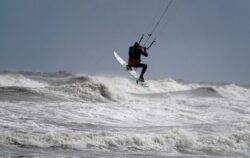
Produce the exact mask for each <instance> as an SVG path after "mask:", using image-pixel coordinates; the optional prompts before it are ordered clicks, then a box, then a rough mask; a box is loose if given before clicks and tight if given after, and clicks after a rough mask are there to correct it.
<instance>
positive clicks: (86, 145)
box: [0, 71, 250, 158]
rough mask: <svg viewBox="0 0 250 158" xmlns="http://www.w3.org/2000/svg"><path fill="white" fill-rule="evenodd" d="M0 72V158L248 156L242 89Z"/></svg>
mask: <svg viewBox="0 0 250 158" xmlns="http://www.w3.org/2000/svg"><path fill="white" fill-rule="evenodd" d="M148 85H149V86H148V87H142V86H139V85H137V84H136V83H135V81H134V80H133V79H130V78H129V77H119V76H111V75H87V74H79V73H70V72H65V71H59V72H30V71H15V72H14V71H1V72H0V157H29V158H33V157H42V158H43V157H54V158H55V157H60V158H61V157H62V158H63V157H75V158H78V157H82V158H85V157H86V158H89V157H90V158H91V157H101V158H117V157H120V158H123V157H125V158H130V157H135V158H151V157H152V158H163V157H173V158H214V157H218V158H228V157H237V158H249V157H250V86H247V85H238V84H234V83H207V82H201V83H200V82H192V81H184V80H177V79H172V78H161V79H149V80H148Z"/></svg>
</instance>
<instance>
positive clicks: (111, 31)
mask: <svg viewBox="0 0 250 158" xmlns="http://www.w3.org/2000/svg"><path fill="white" fill-rule="evenodd" d="M167 2H168V0H68V1H67V0H53V1H51V0H22V1H21V0H1V1H0V68H1V69H2V70H5V69H11V70H32V71H34V70H35V71H58V70H67V71H74V72H83V73H91V74H99V73H101V74H117V75H118V74H119V75H124V74H125V72H123V71H122V70H121V69H120V67H119V65H118V64H117V63H116V61H115V60H114V58H113V55H112V52H113V51H114V50H116V51H118V52H119V54H120V55H121V56H122V57H123V58H127V52H128V47H129V45H131V44H132V43H133V42H134V41H135V40H138V39H139V37H140V35H141V34H142V33H143V32H145V31H147V30H148V31H150V28H151V27H152V25H151V24H153V23H154V22H155V21H154V20H153V19H154V17H155V15H159V14H160V10H162V9H164V6H165V5H166V3H167ZM164 19H165V20H166V19H168V20H169V22H168V25H167V26H165V27H164V29H161V28H159V29H160V30H162V31H161V32H160V36H159V37H158V38H157V44H156V45H154V46H153V47H152V49H151V50H150V56H149V58H147V59H145V60H144V61H145V62H147V63H148V65H149V69H148V71H147V72H146V77H151V78H152V77H153V78H159V77H161V78H162V77H171V78H182V79H186V80H194V81H214V82H235V83H242V84H250V62H249V59H250V45H249V41H250V1H249V0H175V2H174V3H173V5H172V7H171V8H170V9H169V12H168V16H167V17H165V18H164ZM163 23H164V22H163Z"/></svg>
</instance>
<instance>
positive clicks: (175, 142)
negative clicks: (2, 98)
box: [0, 128, 250, 154]
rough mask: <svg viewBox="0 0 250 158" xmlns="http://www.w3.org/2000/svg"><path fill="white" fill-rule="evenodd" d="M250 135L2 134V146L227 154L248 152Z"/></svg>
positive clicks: (176, 131)
mask: <svg viewBox="0 0 250 158" xmlns="http://www.w3.org/2000/svg"><path fill="white" fill-rule="evenodd" d="M249 141H250V133H248V132H241V133H234V134H230V135H225V136H208V135H205V136H198V137H196V136H194V135H192V134H191V133H188V132H186V131H184V130H182V129H178V128H174V129H171V130H168V131H165V132H164V133H161V134H152V133H151V134H150V133H141V134H128V133H111V132H99V133H70V132H68V133H61V132H59V133H46V134H41V133H8V132H5V133H2V134H1V135H0V143H1V144H5V145H6V144H7V145H15V146H18V147H22V148H27V147H40V148H64V149H76V150H84V149H93V148H94V149H106V150H111V151H112V150H118V149H119V150H122V151H137V150H139V151H141V150H142V151H145V150H147V151H152V150H153V151H154V150H155V151H165V152H168V153H174V152H180V153H193V154H198V153H199V154H201V153H206V154H225V153H231V154H232V153H237V152H242V151H244V150H247V147H248V145H249Z"/></svg>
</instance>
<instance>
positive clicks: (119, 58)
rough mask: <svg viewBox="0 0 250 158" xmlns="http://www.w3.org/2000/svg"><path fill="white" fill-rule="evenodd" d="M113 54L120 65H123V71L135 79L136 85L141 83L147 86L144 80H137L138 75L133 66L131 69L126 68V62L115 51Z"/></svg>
mask: <svg viewBox="0 0 250 158" xmlns="http://www.w3.org/2000/svg"><path fill="white" fill-rule="evenodd" d="M114 56H115V59H116V60H117V61H118V62H119V63H120V64H121V66H122V67H123V69H124V70H125V71H127V72H128V73H129V75H130V76H131V77H132V78H133V79H134V80H136V83H137V84H138V85H141V86H143V87H148V83H147V82H146V81H144V82H142V81H139V80H138V79H139V77H140V76H139V75H138V74H137V72H136V71H135V69H134V68H131V69H127V65H128V64H127V62H125V61H124V60H123V59H122V58H121V57H120V56H119V55H118V54H117V53H116V52H114Z"/></svg>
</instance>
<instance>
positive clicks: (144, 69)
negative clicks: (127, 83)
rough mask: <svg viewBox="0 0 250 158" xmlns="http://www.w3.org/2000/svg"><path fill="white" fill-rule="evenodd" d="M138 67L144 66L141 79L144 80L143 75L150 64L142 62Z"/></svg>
mask: <svg viewBox="0 0 250 158" xmlns="http://www.w3.org/2000/svg"><path fill="white" fill-rule="evenodd" d="M137 67H142V70H141V75H140V79H141V80H142V81H144V78H143V75H144V73H145V72H146V70H147V67H148V66H147V64H143V63H140V64H138V65H137Z"/></svg>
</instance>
